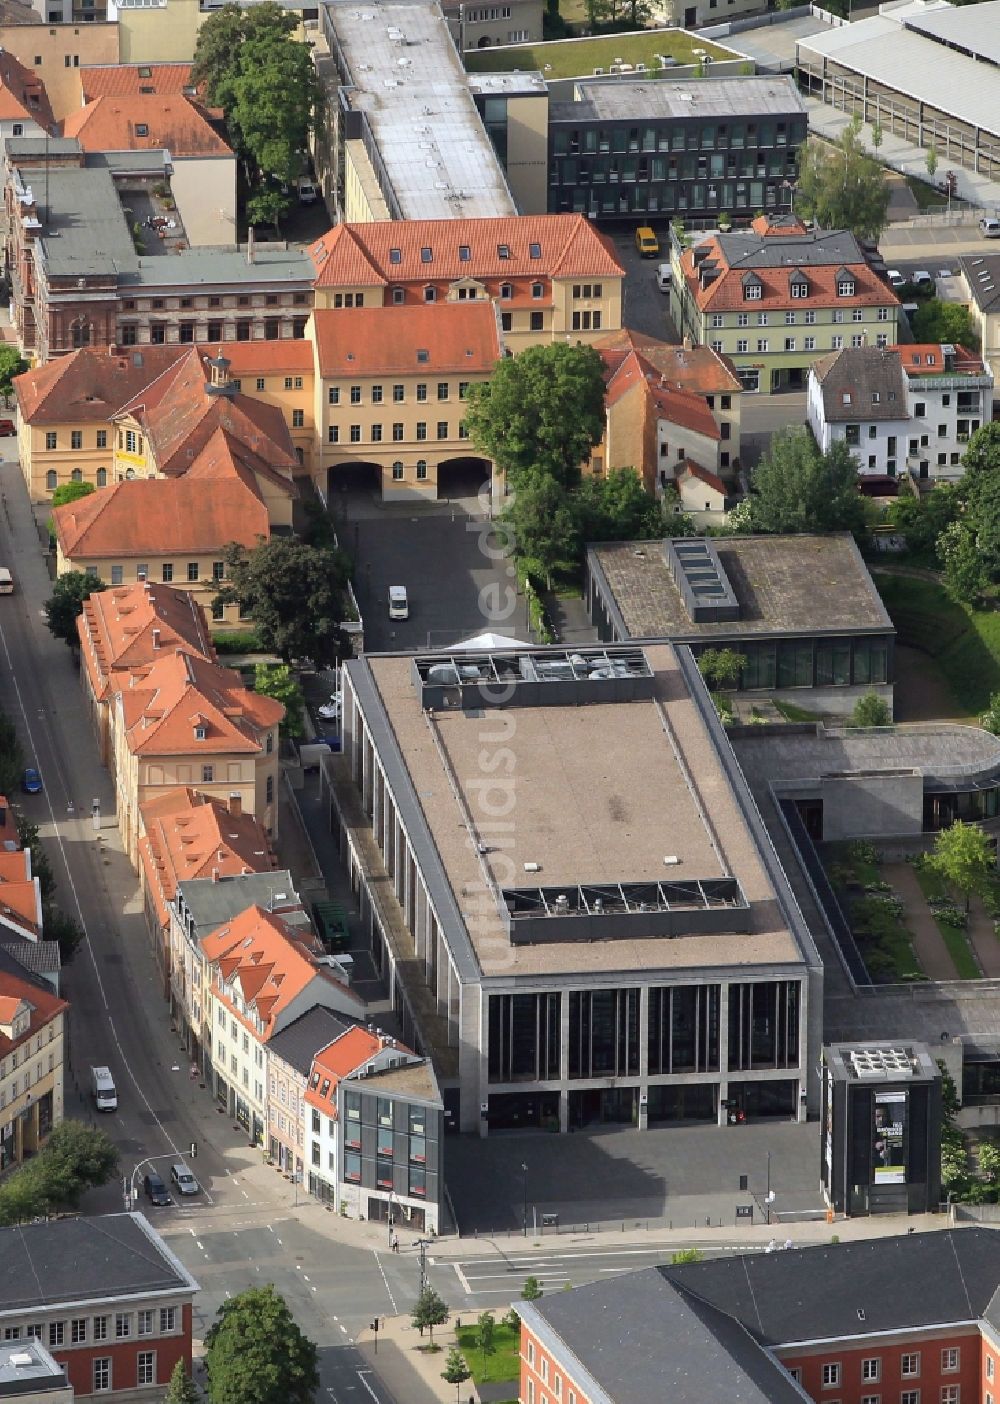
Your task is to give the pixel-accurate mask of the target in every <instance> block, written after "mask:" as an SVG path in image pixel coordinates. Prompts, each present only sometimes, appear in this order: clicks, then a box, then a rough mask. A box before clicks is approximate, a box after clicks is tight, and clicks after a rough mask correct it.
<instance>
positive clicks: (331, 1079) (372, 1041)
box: [306, 1025, 386, 1116]
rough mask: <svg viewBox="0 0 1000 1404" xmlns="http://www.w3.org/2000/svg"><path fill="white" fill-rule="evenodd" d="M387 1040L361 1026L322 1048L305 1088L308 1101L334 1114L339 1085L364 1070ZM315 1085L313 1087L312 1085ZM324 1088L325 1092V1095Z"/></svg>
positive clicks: (316, 1055)
mask: <svg viewBox="0 0 1000 1404" xmlns="http://www.w3.org/2000/svg"><path fill="white" fill-rule="evenodd" d="M385 1043H386V1041H385V1039H384V1038H382V1036H381V1035H380V1034H376V1033H372V1031H371V1029H366V1028H363V1027H362V1026H361V1025H358V1027H356V1028H353V1029H349V1030H348V1031H347V1033H344V1034H341V1035H340V1037H339V1038H335V1039H334V1040H333V1041H332V1042H331V1043H328V1044H327V1046H326V1047H325V1048H321V1049H319V1051H318V1052H317V1053H316V1054H315V1056H314V1057H313V1060H312V1067H311V1068H310V1071H309V1086H308V1087H307V1088H306V1101H307V1102H308V1103H309V1104H310V1106H314V1107H319V1108H320V1109H321V1110H323V1111H325V1112H326V1113H327V1115H329V1116H332V1115H333V1109H334V1108H335V1107H336V1105H337V1084H338V1082H339V1081H340V1079H341V1078H343V1077H347V1076H348V1074H349V1073H352V1072H354V1071H355V1069H357V1068H361V1067H364V1065H365V1063H367V1062H370V1060H371V1059H372V1058H374V1057H375V1055H376V1054H377V1053H381V1052H382V1049H383V1048H384V1047H385ZM314 1082H316V1084H317V1085H316V1086H315V1087H313V1083H314ZM324 1088H326V1091H325V1092H324V1090H323V1089H324Z"/></svg>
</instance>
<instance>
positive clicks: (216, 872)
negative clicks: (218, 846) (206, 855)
mask: <svg viewBox="0 0 1000 1404" xmlns="http://www.w3.org/2000/svg"><path fill="white" fill-rule="evenodd" d="M212 881H213V882H218V881H219V870H218V868H213V869H212Z"/></svg>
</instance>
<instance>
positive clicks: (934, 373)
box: [806, 344, 993, 487]
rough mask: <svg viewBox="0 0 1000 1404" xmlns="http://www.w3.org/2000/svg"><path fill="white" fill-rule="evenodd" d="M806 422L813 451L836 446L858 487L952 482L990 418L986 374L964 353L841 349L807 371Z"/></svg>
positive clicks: (937, 348)
mask: <svg viewBox="0 0 1000 1404" xmlns="http://www.w3.org/2000/svg"><path fill="white" fill-rule="evenodd" d="M806 418H807V421H808V424H809V427H810V429H811V430H812V431H813V435H814V436H815V439H816V442H817V444H818V445H819V447H820V449H821V450H822V451H823V452H824V453H826V452H827V451H828V450H829V449H830V447H831V445H832V444H834V443H838V442H843V443H846V444H847V446H848V447H849V448H850V449H851V451H852V453H853V455H854V457H855V459H856V460H857V464H858V471H859V472H860V473H861V475H862V479H863V481H864V482H865V483H878V481H879V480H880V479H887V480H889V481H888V482H887V483H886V486H887V487H888V486H890V485H891V480H892V479H894V478H896V477H899V476H903V475H905V474H909V475H911V476H912V477H913V478H916V479H917V480H918V481H919V480H928V481H952V482H954V481H956V480H957V479H958V478H960V477H961V476H962V473H963V472H964V469H963V466H962V457H963V455H964V453H965V450H966V448H967V446H968V443H969V439H970V437H971V436H972V435H973V434H974V433H975V432H976V430H977V429H978V428H980V426H981V425H983V424H988V423H989V422H990V421H991V420H992V418H993V373H992V371H991V370H990V369H989V367H988V366H984V364H983V362H982V361H981V359H980V358H979V357H978V356H977V355H976V354H975V353H974V352H972V351H967V350H966V349H965V347H964V346H950V345H948V346H941V345H938V344H932V345H927V346H924V345H917V346H915V345H912V344H910V345H906V346H896V347H892V348H890V349H886V350H881V351H880V350H878V349H877V348H876V347H873V346H864V347H857V348H845V349H844V350H843V351H831V352H830V354H829V355H827V356H821V357H820V358H819V360H818V361H816V362H814V364H813V365H812V366H811V367H810V370H809V386H808V391H807V396H806Z"/></svg>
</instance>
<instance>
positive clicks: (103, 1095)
mask: <svg viewBox="0 0 1000 1404" xmlns="http://www.w3.org/2000/svg"><path fill="white" fill-rule="evenodd" d="M90 1087H91V1091H92V1092H93V1094H94V1102H95V1104H96V1106H97V1110H98V1111H117V1110H118V1093H117V1092H116V1091H115V1080H114V1078H113V1077H112V1076H111V1069H110V1068H91V1070H90Z"/></svg>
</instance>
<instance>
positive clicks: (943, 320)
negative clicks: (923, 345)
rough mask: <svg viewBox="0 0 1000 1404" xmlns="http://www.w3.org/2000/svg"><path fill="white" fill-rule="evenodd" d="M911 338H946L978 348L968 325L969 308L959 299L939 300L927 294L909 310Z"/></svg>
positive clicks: (975, 349)
mask: <svg viewBox="0 0 1000 1404" xmlns="http://www.w3.org/2000/svg"><path fill="white" fill-rule="evenodd" d="M913 338H914V340H915V341H918V342H932V343H935V344H937V345H940V344H941V342H950V343H951V344H952V345H956V344H957V345H959V346H966V347H968V349H969V350H970V351H978V350H979V334H978V332H977V331H976V329H975V327H974V326H973V325H972V318H971V317H970V316H969V309H968V308H967V307H966V306H965V305H964V303H961V302H942V301H941V299H940V298H937V297H929V298H928V299H927V301H926V302H923V303H921V304H920V308H919V310H918V311H917V312H915V313H914V314H913Z"/></svg>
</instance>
